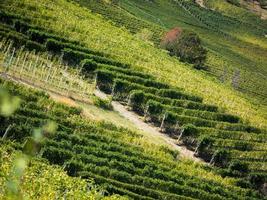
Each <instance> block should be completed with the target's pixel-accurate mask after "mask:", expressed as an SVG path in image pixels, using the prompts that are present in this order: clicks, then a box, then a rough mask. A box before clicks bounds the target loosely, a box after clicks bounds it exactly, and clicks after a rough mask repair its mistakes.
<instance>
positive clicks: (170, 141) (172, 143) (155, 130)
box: [95, 90, 204, 162]
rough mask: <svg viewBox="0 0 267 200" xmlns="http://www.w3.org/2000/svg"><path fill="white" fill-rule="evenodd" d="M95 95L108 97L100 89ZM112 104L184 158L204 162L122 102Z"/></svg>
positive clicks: (137, 125)
mask: <svg viewBox="0 0 267 200" xmlns="http://www.w3.org/2000/svg"><path fill="white" fill-rule="evenodd" d="M95 95H96V96H98V97H100V98H102V99H106V98H107V96H106V95H105V94H104V93H102V92H100V91H99V90H96V91H95ZM112 106H113V108H114V110H115V111H117V112H118V113H119V114H120V115H121V116H123V117H124V118H126V119H128V120H129V121H130V122H132V123H133V124H134V125H135V127H136V128H137V129H139V130H141V131H144V132H146V133H149V134H151V136H155V135H156V136H158V137H160V138H162V139H163V141H164V142H165V143H166V144H167V145H168V146H170V147H172V148H173V149H176V150H178V151H179V152H180V155H181V157H183V158H188V159H191V160H194V161H196V162H204V161H202V160H201V159H200V158H197V157H195V156H194V152H193V151H190V150H188V149H187V148H186V147H184V146H178V145H177V144H176V142H177V141H176V140H174V139H172V138H170V137H168V136H167V135H165V134H163V133H161V132H160V131H159V130H158V128H156V127H154V126H152V125H150V124H147V123H145V122H144V121H143V120H142V119H140V117H139V116H138V115H137V114H135V113H134V112H131V111H129V110H127V109H126V107H125V106H123V105H121V104H120V103H118V102H116V101H113V102H112Z"/></svg>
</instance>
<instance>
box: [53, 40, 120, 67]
mask: <svg viewBox="0 0 267 200" xmlns="http://www.w3.org/2000/svg"><path fill="white" fill-rule="evenodd" d="M50 43H51V40H50ZM54 44H55V43H54ZM54 48H55V47H54ZM62 52H63V60H65V61H67V62H68V63H69V64H71V65H79V64H80V63H81V61H82V60H84V59H92V60H94V61H95V62H97V63H102V64H109V65H115V66H124V64H122V63H119V62H116V61H113V60H111V59H109V58H105V57H101V56H97V55H93V54H88V53H84V52H82V51H76V50H73V49H71V48H64V49H63V50H62Z"/></svg>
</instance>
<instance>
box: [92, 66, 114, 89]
mask: <svg viewBox="0 0 267 200" xmlns="http://www.w3.org/2000/svg"><path fill="white" fill-rule="evenodd" d="M113 79H114V74H113V73H111V72H109V71H107V70H97V71H96V85H97V87H98V88H99V89H100V90H101V91H103V92H105V93H107V94H110V93H111V92H112V87H113Z"/></svg>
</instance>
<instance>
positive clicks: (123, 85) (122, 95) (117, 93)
mask: <svg viewBox="0 0 267 200" xmlns="http://www.w3.org/2000/svg"><path fill="white" fill-rule="evenodd" d="M132 90H143V91H144V92H148V93H156V91H157V89H155V88H151V87H145V86H142V85H139V84H135V83H130V82H128V81H124V80H121V79H115V81H114V85H113V91H112V92H113V94H114V97H115V98H116V99H118V100H126V98H127V97H128V95H129V94H130V92H131V91H132Z"/></svg>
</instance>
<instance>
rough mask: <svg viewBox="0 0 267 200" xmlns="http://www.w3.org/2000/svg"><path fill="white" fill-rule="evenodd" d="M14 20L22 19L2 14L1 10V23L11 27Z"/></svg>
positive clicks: (11, 14)
mask: <svg viewBox="0 0 267 200" xmlns="http://www.w3.org/2000/svg"><path fill="white" fill-rule="evenodd" d="M14 19H22V17H21V16H19V15H15V14H13V13H9V12H4V11H3V10H0V20H1V22H3V23H5V24H8V25H13V23H14Z"/></svg>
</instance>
